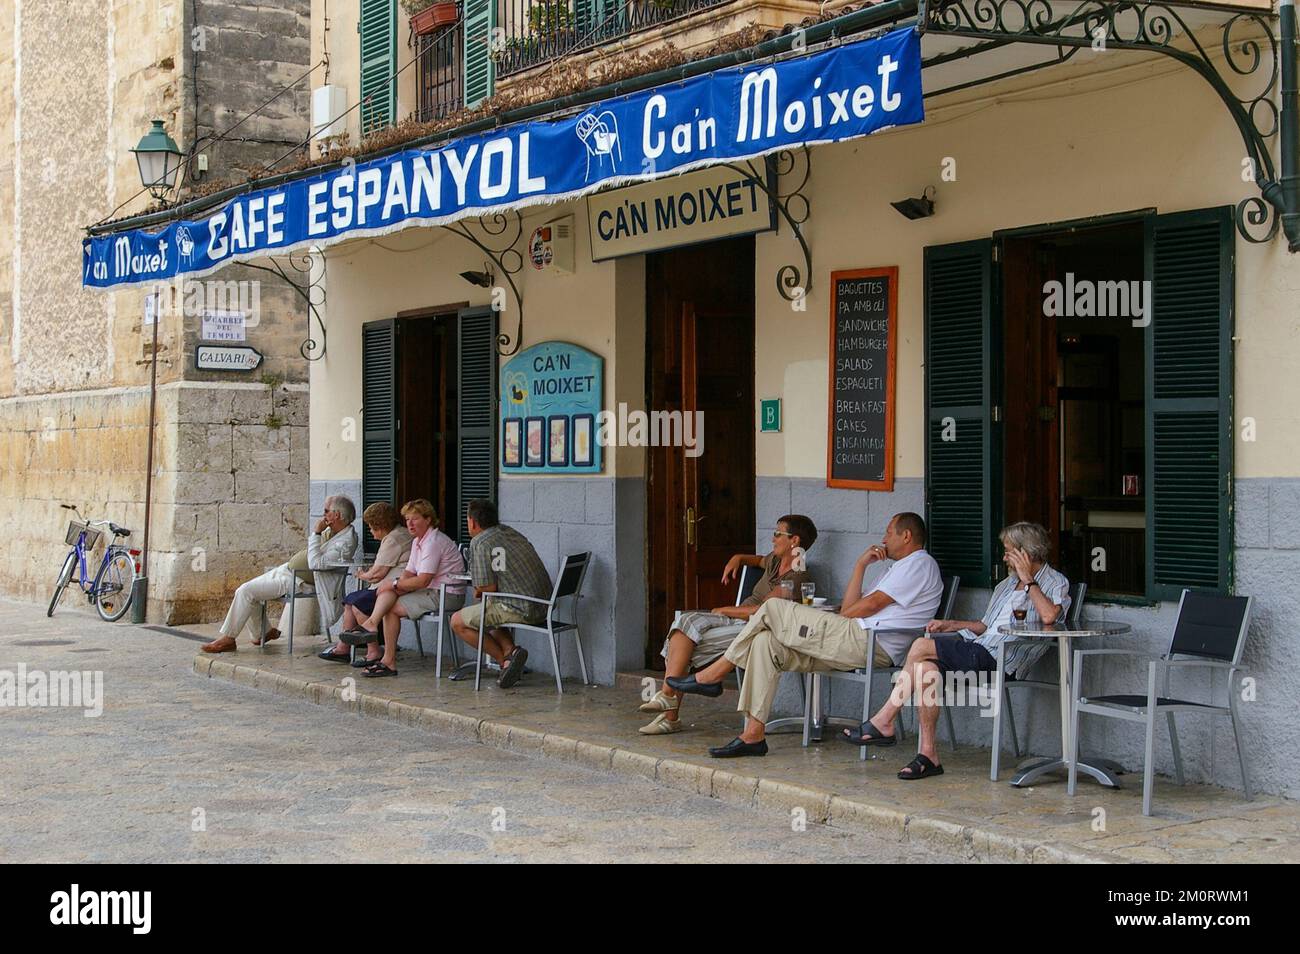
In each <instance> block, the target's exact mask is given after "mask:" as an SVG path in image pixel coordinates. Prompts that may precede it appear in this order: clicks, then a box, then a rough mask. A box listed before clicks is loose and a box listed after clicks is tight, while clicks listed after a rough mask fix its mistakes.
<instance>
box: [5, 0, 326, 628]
mask: <svg viewBox="0 0 1300 954" xmlns="http://www.w3.org/2000/svg"><path fill="white" fill-rule="evenodd" d="M309 8H310V4H309V2H308V0H284V2H282V3H279V4H276V5H275V6H274V7H270V6H267V5H265V4H262V5H259V4H255V3H251V2H245V0H155V2H150V3H147V4H146V3H137V2H129V0H110V2H91V0H61V2H59V3H48V2H39V0H12V2H10V3H6V4H3V5H0V522H3V523H4V525H5V526H6V527H9V528H12V533H11V537H10V543H11V546H8V547H6V550H5V552H4V553H3V554H2V555H0V594H5V595H14V596H19V597H23V598H30V599H36V600H39V601H41V602H44V601H45V600H46V599H48V595H49V591H50V586H51V584H52V581H53V577H54V575H55V573H56V571H57V568H58V564H59V562H60V560H61V553H62V549H63V543H62V540H63V532H64V528H65V526H66V521H67V514H66V513H65V512H64V511H62V510H60V509H59V507H58V505H59V503H62V502H67V503H76V504H79V505H83V508H84V509H85V511H86V512H87V513H89V514H90V515H92V516H95V517H101V518H107V519H112V520H114V521H116V522H118V523H121V524H124V525H126V526H129V527H131V528H132V529H133V530H134V531H135V534H134V535H133V537H132V541H131V542H132V545H133V546H137V547H138V546H140V545H141V543H142V535H143V527H144V498H145V483H146V463H145V462H146V457H147V452H148V443H147V424H148V414H149V376H150V372H151V370H152V365H153V345H152V331H153V329H152V327H150V326H148V325H146V324H145V323H144V320H143V316H144V298H145V289H144V288H130V289H124V290H122V291H117V292H108V293H104V292H91V291H87V290H85V289H83V288H82V286H81V280H80V272H81V258H82V253H81V248H80V245H81V240H82V238H83V236H84V234H85V233H84V227H85V226H87V225H89V224H91V223H93V222H96V221H99V220H102V219H105V218H114V217H121V216H123V215H129V214H133V213H139V212H143V211H145V210H146V209H147V208H148V207H149V206H150V203H151V200H150V198H149V197H148V195H147V194H144V195H142V194H140V193H141V188H140V181H139V173H138V171H137V167H136V162H135V157H134V156H133V155H132V153H131V152H130V149H131V147H132V146H134V145H135V144H136V143H137V142H138V141H139V139H140V137H141V136H142V135H143V134H144V133H145V132H146V131H147V130H148V128H149V122H150V120H153V119H161V120H163V122H164V124H165V125H166V128H167V130H168V132H169V134H170V135H171V136H172V137H173V138H174V139H175V140H176V141H177V143H178V144H179V145H180V146H181V147H182V149H185V148H188V147H189V146H190V145H191V144H192V143H194V142H195V138H196V136H201V135H207V136H209V137H214V136H216V134H218V133H222V132H224V131H225V130H227V129H228V128H229V127H230V126H231V125H232V124H233V123H234V122H236V121H237V119H239V118H240V117H241V116H243V115H246V114H247V113H248V112H251V111H252V110H253V109H255V108H256V107H257V106H259V105H260V104H261V103H262V102H263V101H264V100H266V99H267V98H268V97H269V96H270V95H271V94H272V93H273V92H274V91H276V90H278V89H279V88H281V87H282V86H284V85H285V84H287V83H289V82H291V81H292V80H294V79H296V78H298V77H299V76H301V75H302V74H303V73H304V72H305V71H306V70H307V68H308V65H309V64H308V62H307V61H308V56H309V51H308V33H309V24H308V19H309ZM198 27H201V28H203V29H202V32H197V28H198ZM196 93H197V95H196ZM309 107H310V84H309V83H308V82H304V83H303V84H302V87H301V88H300V89H296V90H294V91H292V92H290V93H287V94H285V95H284V96H283V97H281V98H280V99H278V100H277V101H276V103H275V104H273V106H272V107H269V108H268V109H267V110H266V112H265V113H264V114H262V115H259V116H258V117H257V118H256V119H254V120H250V121H249V122H248V123H245V124H244V125H243V126H241V127H240V128H239V129H238V130H237V131H236V132H235V133H232V134H231V136H230V137H229V138H227V139H224V140H219V141H214V140H213V139H209V140H208V141H207V142H206V144H205V145H203V146H202V147H201V149H202V151H204V152H207V153H208V159H209V170H208V173H207V175H208V176H209V177H212V176H219V177H223V178H224V177H226V176H229V175H231V174H234V173H237V172H240V171H244V172H246V171H248V170H251V169H254V168H257V167H259V166H263V165H265V164H267V163H268V162H270V161H271V160H272V159H274V158H276V157H278V156H281V155H283V154H284V153H285V152H286V151H287V150H288V149H289V145H287V144H292V143H293V142H296V141H300V140H301V139H302V138H305V137H306V135H307V132H308V129H309ZM286 161H287V160H286ZM185 191H186V189H185V188H184V187H183V188H182V191H181V193H180V194H181V195H182V196H183V195H184V194H185ZM209 278H210V280H211V281H212V282H221V283H228V282H235V281H241V282H249V281H257V282H259V283H260V284H259V286H258V289H257V293H256V299H255V300H256V301H257V303H258V305H259V306H260V307H259V309H258V311H257V313H256V314H254V315H250V319H249V328H248V331H247V339H248V340H247V343H248V344H250V345H252V346H254V347H256V348H258V349H259V350H260V351H262V352H263V354H264V355H265V360H264V362H263V364H262V367H261V368H260V369H258V371H256V372H254V373H253V374H250V375H241V376H238V377H235V376H233V375H229V374H220V373H212V372H208V373H200V372H196V371H195V370H194V367H193V365H194V360H193V357H192V356H193V352H194V349H195V346H196V344H197V343H198V341H199V338H200V325H201V318H200V316H199V315H198V314H182V313H180V312H176V313H172V314H166V315H164V316H163V318H162V320H161V321H160V323H159V326H158V354H157V379H158V384H159V392H158V404H157V419H156V427H155V438H154V440H155V445H154V454H155V465H154V488H153V490H154V505H153V514H152V516H153V526H152V539H151V550H152V559H151V563H152V565H151V566H150V579H151V592H150V596H151V600H150V607H149V616H150V619H151V620H157V621H167V622H183V621H184V622H192V621H200V620H210V619H213V618H219V617H220V615H221V613H223V612H224V610H225V606H226V603H227V600H228V597H229V591H230V590H231V589H232V588H233V586H234V584H235V583H237V582H239V581H241V580H243V579H246V578H247V577H248V576H249V575H252V573H254V572H260V571H261V569H262V568H263V567H264V566H266V565H270V564H272V563H278V562H281V561H282V560H283V559H284V558H285V557H286V556H287V555H288V554H289V553H292V552H293V551H294V550H297V549H299V548H300V547H301V546H303V545H304V544H303V541H304V540H305V534H306V526H305V520H306V511H307V473H306V471H307V464H306V459H307V447H306V423H307V406H306V394H305V387H306V385H305V383H303V382H305V381H306V379H307V368H306V362H305V360H304V359H303V357H302V355H301V354H300V352H299V346H300V345H301V344H302V342H303V340H304V339H305V338H306V337H307V334H308V325H307V313H306V308H305V306H304V303H303V301H302V299H301V297H300V296H299V295H298V294H297V293H296V292H294V291H293V290H292V289H291V288H289V287H287V286H286V285H285V284H284V283H283V282H282V281H280V280H279V279H278V278H275V277H273V276H271V275H268V274H267V273H265V272H260V271H257V270H255V269H251V268H247V267H241V268H229V269H225V270H223V271H221V272H218V273H216V274H214V275H212V276H210V277H209ZM177 291H179V292H180V293H181V294H180V297H182V300H183V290H177ZM196 548H198V552H196ZM200 556H201V559H200ZM65 599H67V597H65Z"/></svg>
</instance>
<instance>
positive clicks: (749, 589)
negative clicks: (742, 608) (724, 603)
mask: <svg viewBox="0 0 1300 954" xmlns="http://www.w3.org/2000/svg"><path fill="white" fill-rule="evenodd" d="M762 578H763V570H762V568H761V567H756V566H744V567H741V568H740V586H738V587H737V588H736V605H737V606H739V605H740V604H741V603H743V602H745V600H747V599H749V597H750V596H751V595H753V592H754V587H755V586H757V585H758V581H759V580H761V579H762ZM733 675H734V676H735V677H736V691H737V692H739V691H740V687H741V685H742V684H743V683H744V681H745V670H743V669H741V668H740V667H739V666H737V667H736V668H735V671H734V672H733ZM799 694H800V695H801V696H802V697H803V702H802V703H801V706H802V708H807V706H808V685H807V683H806V681H805V679H804V677H803V675H802V674H800V675H799ZM790 721H791V720H789V719H776V720H774V721H773V722H771V723H769V724H768V729H770V730H773V731H775V730H778V729H781V728H783V727H785V726H787V725H788V724H789V723H790ZM740 728H741V731H744V729H745V715H744V713H741V716H740Z"/></svg>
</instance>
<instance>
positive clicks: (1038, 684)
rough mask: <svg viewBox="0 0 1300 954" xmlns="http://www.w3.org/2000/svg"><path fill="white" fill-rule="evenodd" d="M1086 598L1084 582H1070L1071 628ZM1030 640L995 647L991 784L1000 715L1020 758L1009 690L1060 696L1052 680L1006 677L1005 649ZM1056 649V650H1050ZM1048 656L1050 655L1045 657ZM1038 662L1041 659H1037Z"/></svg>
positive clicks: (1008, 641)
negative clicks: (995, 706)
mask: <svg viewBox="0 0 1300 954" xmlns="http://www.w3.org/2000/svg"><path fill="white" fill-rule="evenodd" d="M1087 595H1088V584H1087V583H1073V584H1071V585H1070V608H1069V609H1068V610H1067V611H1066V616H1065V619H1066V622H1067V623H1068V624H1069V625H1071V626H1077V625H1079V621H1080V620H1081V619H1083V599H1084V597H1085V596H1087ZM1032 642H1035V640H1032V639H1019V638H1017V637H1015V636H1012V637H1010V638H1008V639H1004V640H1003V641H1002V642H1001V643H999V644H998V652H997V657H998V668H997V673H996V674H995V675H994V677H993V680H994V681H993V691H994V695H995V698H997V697H1000V699H1001V702H1000V706H1001V708H1000V709H999V710H997V711H995V712H994V713H993V759H992V763H991V764H990V766H989V778H990V779H992V780H993V781H995V782H996V781H997V780H998V762H999V759H1000V756H1001V754H1002V714H1003V713H1006V716H1007V728H1008V729H1010V730H1011V751H1012V752H1014V753H1015V756H1016V758H1020V756H1021V754H1022V753H1021V751H1020V739H1019V738H1018V737H1017V735H1016V715H1015V712H1014V711H1012V709H1011V690H1012V689H1041V690H1045V691H1047V692H1050V693H1052V694H1053V695H1056V696H1059V694H1060V691H1061V687H1060V684H1059V683H1058V682H1057V681H1056V680H1055V679H1018V678H1012V677H1008V676H1007V674H1006V649H1007V647H1008V646H1020V645H1024V644H1026V643H1032ZM1053 649H1055V647H1053ZM1047 655H1050V653H1049V654H1047ZM1039 662H1040V663H1041V662H1042V660H1039Z"/></svg>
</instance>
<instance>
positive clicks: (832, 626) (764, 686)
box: [725, 600, 867, 723]
mask: <svg viewBox="0 0 1300 954" xmlns="http://www.w3.org/2000/svg"><path fill="white" fill-rule="evenodd" d="M725 655H726V657H727V659H728V660H730V661H731V662H733V663H735V664H736V665H737V666H739V667H740V668H741V669H744V670H745V678H744V681H743V682H742V684H741V687H740V703H739V705H737V706H736V708H737V709H738V710H740V711H741V712H744V713H746V714H748V715H749V716H750V717H752V718H754V719H757V720H758V721H759V722H764V723H766V722H767V721H768V716H769V715H771V713H772V700H773V699H775V698H776V687H777V684H778V682H779V680H780V678H781V673H783V672H831V671H834V670H850V669H858V668H860V667H862V666H864V665H866V662H867V631H866V630H865V629H863V628H862V627H861V626H859V625H858V621H857V620H855V619H848V618H847V617H844V616H840V615H839V614H838V613H827V612H825V611H824V610H818V609H813V608H812V607H811V606H804V605H802V604H800V603H795V602H793V601H791V600H767V601H766V602H764V603H763V605H762V606H760V607H759V609H758V612H757V613H755V614H754V615H753V616H751V617H750V618H749V622H748V623H746V624H745V628H744V629H742V630H741V631H740V635H739V636H737V637H736V639H735V641H734V642H733V643H732V644H731V645H730V646H729V647H728V648H727V652H726V654H725Z"/></svg>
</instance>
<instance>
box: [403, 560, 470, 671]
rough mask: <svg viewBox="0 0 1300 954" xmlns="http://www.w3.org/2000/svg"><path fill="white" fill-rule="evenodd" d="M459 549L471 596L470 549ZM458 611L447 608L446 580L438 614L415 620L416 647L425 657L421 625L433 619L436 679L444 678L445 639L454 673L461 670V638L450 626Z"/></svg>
mask: <svg viewBox="0 0 1300 954" xmlns="http://www.w3.org/2000/svg"><path fill="white" fill-rule="evenodd" d="M457 548H458V549H459V550H460V558H461V562H462V563H464V564H465V571H466V572H465V576H464V583H465V589H466V591H467V592H466V594H465V595H466V596H470V595H472V594H471V593H469V592H468V591H469V590H470V588H471V582H470V576H469V547H468V546H466V545H465V544H463V543H461V544H458V545H457ZM461 605H462V606H464V605H465V603H463V602H462V604H461ZM456 609H460V607H456V608H455V609H452V608H450V607H448V606H447V581H446V580H444V581H443V582H442V583H440V584H438V610H437V612H435V613H425V614H424V615H423V616H421V617H420V618H419V619H417V620H415V621H414V623H413V625H414V626H415V645H416V646H417V647H419V650H420V655H421V656H424V642H423V641H422V640H421V639H420V624H421V623H422V622H424V621H425V620H426V619H429V618H430V617H432V618H433V622H434V630H433V632H434V638H435V639H436V640H437V647H438V651H437V656H436V659H435V662H434V665H433V677H434V678H435V679H441V678H442V644H443V640H444V639H446V640H449V642H450V645H451V668H452V672H455V671H456V670H458V669H460V637H459V636H457V635H456V634H455V633H453V632H452V631H451V626H450V625H449V624H450V621H451V617H452V615H453V614H454V613H455V612H456Z"/></svg>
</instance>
